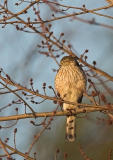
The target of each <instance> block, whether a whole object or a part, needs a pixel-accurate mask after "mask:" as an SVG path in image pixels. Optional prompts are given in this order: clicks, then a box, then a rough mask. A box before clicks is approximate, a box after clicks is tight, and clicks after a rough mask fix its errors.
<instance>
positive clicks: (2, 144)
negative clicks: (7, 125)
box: [0, 139, 11, 158]
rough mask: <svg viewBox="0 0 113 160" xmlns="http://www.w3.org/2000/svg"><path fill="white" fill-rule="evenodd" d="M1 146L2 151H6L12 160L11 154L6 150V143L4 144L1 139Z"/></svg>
mask: <svg viewBox="0 0 113 160" xmlns="http://www.w3.org/2000/svg"><path fill="white" fill-rule="evenodd" d="M0 144H1V147H2V149H3V150H4V152H5V153H6V155H7V157H8V158H11V156H10V154H9V153H8V151H7V149H6V146H5V145H4V143H3V142H2V140H1V139H0Z"/></svg>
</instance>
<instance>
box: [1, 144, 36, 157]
mask: <svg viewBox="0 0 113 160" xmlns="http://www.w3.org/2000/svg"><path fill="white" fill-rule="evenodd" d="M2 144H3V145H4V146H5V147H6V148H8V149H9V150H11V151H13V152H14V153H15V154H18V155H20V156H22V157H24V158H25V159H26V160H34V158H31V157H29V156H28V155H26V154H24V153H22V152H20V151H18V150H17V149H14V148H12V147H11V146H9V145H8V144H6V143H4V142H2ZM14 153H13V154H14Z"/></svg>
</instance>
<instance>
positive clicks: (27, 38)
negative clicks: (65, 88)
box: [0, 0, 113, 160]
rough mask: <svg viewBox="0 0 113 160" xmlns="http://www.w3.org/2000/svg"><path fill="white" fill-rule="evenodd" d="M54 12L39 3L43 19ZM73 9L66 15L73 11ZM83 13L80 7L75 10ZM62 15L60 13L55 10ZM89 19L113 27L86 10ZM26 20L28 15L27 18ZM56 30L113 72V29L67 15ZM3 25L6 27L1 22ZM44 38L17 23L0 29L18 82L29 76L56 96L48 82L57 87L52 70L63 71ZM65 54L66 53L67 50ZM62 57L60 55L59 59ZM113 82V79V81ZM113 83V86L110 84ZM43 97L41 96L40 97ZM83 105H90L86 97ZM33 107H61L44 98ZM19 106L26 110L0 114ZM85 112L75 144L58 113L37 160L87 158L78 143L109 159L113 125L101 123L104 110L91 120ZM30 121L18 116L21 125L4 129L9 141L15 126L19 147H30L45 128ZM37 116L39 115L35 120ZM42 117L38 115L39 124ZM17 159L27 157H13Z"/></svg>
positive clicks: (2, 63)
mask: <svg viewBox="0 0 113 160" xmlns="http://www.w3.org/2000/svg"><path fill="white" fill-rule="evenodd" d="M16 2H18V1H8V9H9V10H12V11H13V12H18V11H20V10H22V9H23V8H24V7H25V6H27V3H22V4H21V5H19V6H15V5H14V4H15V3H16ZM58 2H59V3H62V4H65V5H71V6H77V7H82V6H83V5H84V4H85V6H86V8H88V9H93V8H98V7H102V6H105V5H108V3H107V2H106V1H104V0H100V1H97V0H96V1H95V0H91V1H90V0H86V1H84V0H79V1H75V0H73V1H72V0H70V1H66V0H64V1H58ZM53 12H54V11H52V10H51V8H50V7H49V6H48V5H46V4H40V15H41V18H42V19H43V20H48V19H51V14H52V13H53ZM70 12H71V11H70V10H69V11H68V12H67V13H70ZM76 12H78V11H76ZM99 13H102V14H107V15H113V8H110V9H107V10H101V11H100V12H99ZM28 14H29V16H30V17H31V19H32V18H34V17H33V16H34V15H33V11H32V10H31V9H30V10H29V12H28ZM54 14H56V16H60V15H62V14H60V13H58V14H57V13H54ZM78 17H79V18H82V19H85V20H92V18H95V21H96V22H97V23H102V24H107V25H111V26H113V20H112V19H108V18H105V17H102V16H98V15H94V14H83V15H80V16H78ZM21 18H24V19H27V17H26V16H24V15H23V16H21ZM51 24H52V28H51V31H53V32H54V35H55V36H56V37H59V35H60V33H62V32H64V39H65V40H66V41H67V42H68V43H69V44H71V45H72V46H73V49H74V51H75V52H76V54H77V55H78V56H80V55H81V54H82V53H83V52H84V51H85V50H86V49H88V50H89V52H88V53H87V56H88V60H87V61H88V63H91V64H92V62H93V61H94V60H95V61H96V62H97V67H98V68H100V69H102V70H104V71H105V72H107V73H109V74H111V75H113V29H109V28H106V27H102V26H99V25H93V24H87V23H83V22H80V21H78V20H76V19H73V20H72V18H65V19H61V20H57V21H53V22H51ZM1 26H2V25H1ZM41 39H42V38H41V37H40V36H39V35H37V34H33V33H25V32H22V31H17V30H16V28H15V26H14V25H11V24H9V25H6V26H5V28H2V27H1V28H0V67H1V68H3V70H4V72H5V73H7V74H8V75H10V76H11V77H12V79H13V80H15V81H16V82H17V83H21V84H22V85H26V86H27V87H29V80H30V78H33V83H34V88H35V89H38V90H39V92H40V93H42V94H44V93H43V89H42V85H43V83H44V82H45V83H46V86H47V89H46V92H47V94H48V95H49V96H54V94H53V92H52V91H51V90H50V89H48V86H50V85H51V86H52V87H53V88H54V78H55V74H56V72H53V69H58V65H57V64H56V63H55V61H54V60H53V59H52V58H50V57H47V56H45V55H42V54H40V53H39V49H38V47H37V45H38V44H40V42H41ZM65 55H66V54H65ZM60 59H61V57H60V58H58V61H60ZM111 84H112V83H111ZM110 87H112V86H110ZM12 99H14V100H16V99H17V98H16V97H15V96H13V95H2V96H0V107H3V106H5V105H7V104H8V103H10V102H11V101H12ZM38 100H41V99H38ZM84 103H87V102H86V101H85V100H84ZM31 106H32V107H33V109H36V111H37V112H38V111H39V112H48V111H53V110H54V109H55V107H56V105H55V104H54V103H53V102H52V101H49V100H47V101H45V102H44V103H41V104H40V105H36V104H31ZM16 107H18V108H19V113H20V114H21V113H23V110H24V107H22V106H21V105H18V104H17V105H16V104H15V105H14V107H11V108H7V109H6V110H3V111H2V112H0V116H6V115H13V114H15V111H14V108H16ZM84 116H85V115H80V116H78V118H77V125H76V130H77V137H76V141H75V142H74V143H69V142H66V140H65V117H56V118H54V121H53V122H52V124H51V129H50V130H46V131H45V132H44V134H43V135H42V136H41V137H40V139H39V141H38V142H37V143H36V144H35V146H34V148H33V151H32V153H33V152H37V157H38V158H37V159H40V160H45V159H46V160H55V158H56V159H57V160H63V159H65V158H64V155H66V154H67V159H69V160H75V159H77V160H82V159H83V157H82V156H81V153H80V149H79V146H80V145H81V146H82V147H83V150H84V152H85V153H86V154H87V155H88V157H89V158H91V159H93V160H101V159H102V160H107V157H108V153H109V150H110V149H112V148H113V126H112V125H109V124H108V123H107V121H104V120H103V121H98V120H97V118H98V117H99V118H102V119H103V118H105V116H104V115H103V114H102V113H90V114H87V117H88V118H83V117H84ZM30 120H31V119H26V120H19V121H18V123H17V125H16V126H14V127H12V128H7V129H1V131H0V137H1V138H2V139H3V140H4V139H6V137H9V144H10V145H11V146H13V130H14V128H15V127H16V128H17V129H18V132H17V134H16V144H17V149H18V150H20V151H22V152H27V151H28V148H29V147H28V146H29V145H30V144H31V142H32V140H33V137H34V135H35V134H36V133H38V132H39V131H40V130H41V128H42V127H35V126H33V125H32V124H31V123H30ZM33 120H34V119H33ZM42 120H43V119H40V118H38V119H37V120H36V122H37V123H39V122H40V121H42ZM11 123H12V122H2V123H1V125H2V126H8V125H9V124H11ZM14 157H16V159H17V160H21V159H23V158H21V157H19V156H14Z"/></svg>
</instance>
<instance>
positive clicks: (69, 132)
mask: <svg viewBox="0 0 113 160" xmlns="http://www.w3.org/2000/svg"><path fill="white" fill-rule="evenodd" d="M75 118H76V117H75V116H69V117H67V119H66V139H67V140H68V141H69V142H73V141H75V136H76V135H75Z"/></svg>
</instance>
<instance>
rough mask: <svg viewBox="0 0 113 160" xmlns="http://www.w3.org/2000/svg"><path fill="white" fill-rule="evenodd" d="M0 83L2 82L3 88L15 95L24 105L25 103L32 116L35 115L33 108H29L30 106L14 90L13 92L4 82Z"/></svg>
mask: <svg viewBox="0 0 113 160" xmlns="http://www.w3.org/2000/svg"><path fill="white" fill-rule="evenodd" d="M0 84H2V85H3V86H4V87H5V88H7V89H8V90H9V91H10V92H11V93H13V94H14V95H15V96H17V97H18V98H19V99H20V100H21V101H22V102H23V103H24V105H26V106H27V107H28V108H29V109H30V110H31V111H32V113H33V115H34V117H35V112H34V110H33V109H32V108H31V106H30V105H29V104H28V103H27V102H26V101H25V100H24V99H23V98H22V97H20V96H19V95H18V94H17V93H16V92H14V91H13V90H12V89H10V88H9V87H7V86H6V85H5V84H3V83H2V82H0Z"/></svg>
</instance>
